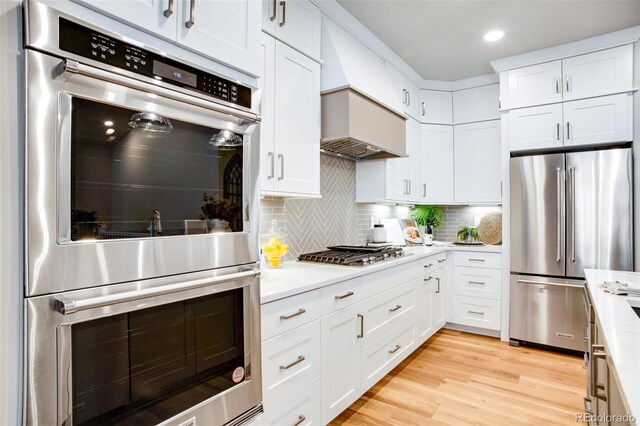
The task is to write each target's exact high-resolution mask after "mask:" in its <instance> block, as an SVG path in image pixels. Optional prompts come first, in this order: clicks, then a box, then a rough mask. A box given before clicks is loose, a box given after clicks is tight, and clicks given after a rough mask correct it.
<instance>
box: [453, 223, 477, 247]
mask: <svg viewBox="0 0 640 426" xmlns="http://www.w3.org/2000/svg"><path fill="white" fill-rule="evenodd" d="M458 240H459V241H464V242H470V243H475V242H476V241H478V228H474V227H472V226H470V225H465V226H462V227H460V229H458Z"/></svg>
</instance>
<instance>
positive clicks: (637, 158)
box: [633, 42, 640, 271]
mask: <svg viewBox="0 0 640 426" xmlns="http://www.w3.org/2000/svg"><path fill="white" fill-rule="evenodd" d="M633 57H634V64H633V70H634V76H633V87H638V85H640V42H636V43H635V44H634V51H633ZM633 116H634V122H633V169H634V174H633V175H634V181H635V182H634V187H633V188H634V189H633V197H634V203H635V206H634V215H635V218H634V221H633V222H634V225H633V226H634V233H635V238H634V242H635V244H634V250H635V252H634V256H635V262H634V263H635V267H634V269H633V270H634V271H640V94H638V92H635V93H634V94H633Z"/></svg>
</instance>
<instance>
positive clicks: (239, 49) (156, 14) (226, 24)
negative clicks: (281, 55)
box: [77, 0, 261, 75]
mask: <svg viewBox="0 0 640 426" xmlns="http://www.w3.org/2000/svg"><path fill="white" fill-rule="evenodd" d="M77 1H80V2H82V3H84V4H86V5H87V6H89V7H91V8H93V9H97V10H98V11H100V12H104V13H106V14H108V15H110V16H112V17H113V18H115V19H118V20H121V21H124V22H127V23H129V24H132V25H134V26H136V27H138V28H140V29H142V30H144V31H147V32H149V33H152V34H154V35H157V36H160V37H162V38H165V39H168V40H169V41H171V42H175V43H176V44H178V45H180V46H182V47H185V48H187V49H190V50H193V51H194V52H196V53H198V54H200V55H202V56H206V57H209V58H211V59H214V60H216V61H218V62H221V63H224V64H226V65H228V66H230V67H233V68H236V69H239V70H240V71H243V72H246V73H248V74H252V75H258V74H259V71H260V63H259V46H260V14H261V4H260V2H257V1H255V0H220V1H198V2H196V1H191V0H175V1H174V0H172V1H169V0H148V1H142V0H124V1H110V0H77Z"/></svg>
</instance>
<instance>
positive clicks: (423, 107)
mask: <svg viewBox="0 0 640 426" xmlns="http://www.w3.org/2000/svg"><path fill="white" fill-rule="evenodd" d="M426 113H427V109H426V105H425V104H424V102H422V116H423V117H424V116H425V114H426Z"/></svg>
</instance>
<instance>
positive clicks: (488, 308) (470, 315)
mask: <svg viewBox="0 0 640 426" xmlns="http://www.w3.org/2000/svg"><path fill="white" fill-rule="evenodd" d="M453 322H454V323H455V324H461V325H468V326H471V327H479V328H486V329H489V330H500V301H499V300H491V299H480V298H479V297H466V296H458V295H454V296H453Z"/></svg>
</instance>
